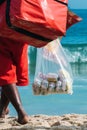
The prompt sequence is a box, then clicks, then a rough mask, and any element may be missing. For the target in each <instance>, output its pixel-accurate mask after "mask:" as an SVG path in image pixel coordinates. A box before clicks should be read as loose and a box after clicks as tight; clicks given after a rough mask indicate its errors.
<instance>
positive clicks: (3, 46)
mask: <svg viewBox="0 0 87 130" xmlns="http://www.w3.org/2000/svg"><path fill="white" fill-rule="evenodd" d="M27 48H28V45H27V44H26V43H21V42H18V41H13V40H9V39H5V38H0V86H2V85H6V84H10V83H17V85H18V86H25V85H28V83H29V81H28V54H27Z"/></svg>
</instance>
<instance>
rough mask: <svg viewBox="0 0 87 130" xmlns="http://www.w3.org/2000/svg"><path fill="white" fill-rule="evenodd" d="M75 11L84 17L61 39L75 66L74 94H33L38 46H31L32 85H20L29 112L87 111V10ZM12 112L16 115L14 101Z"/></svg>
mask: <svg viewBox="0 0 87 130" xmlns="http://www.w3.org/2000/svg"><path fill="white" fill-rule="evenodd" d="M72 11H73V12H74V13H76V14H77V15H79V16H80V17H82V18H83V20H82V21H81V22H79V23H77V24H75V25H73V26H72V27H71V28H70V29H69V30H68V31H67V33H66V37H64V38H63V39H62V41H61V43H62V45H63V47H64V50H65V52H66V54H67V57H68V60H69V62H70V64H71V67H72V72H73V77H74V82H73V94H72V95H64V94H55V95H48V96H34V95H33V92H32V87H31V86H32V83H33V79H34V72H35V63H36V49H35V48H33V47H31V48H30V49H29V72H30V74H29V75H30V76H29V77H30V85H29V86H27V87H20V88H19V92H20V95H21V99H22V104H23V106H24V109H25V110H26V112H27V113H28V114H29V115H33V114H48V115H62V114H68V113H82V114H87V10H72ZM10 115H13V116H15V115H16V112H15V110H14V108H13V107H12V105H11V104H10Z"/></svg>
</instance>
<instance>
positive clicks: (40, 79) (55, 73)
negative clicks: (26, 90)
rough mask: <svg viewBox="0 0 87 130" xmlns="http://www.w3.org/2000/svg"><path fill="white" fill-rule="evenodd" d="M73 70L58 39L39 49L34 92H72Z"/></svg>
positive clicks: (43, 93) (44, 93)
mask: <svg viewBox="0 0 87 130" xmlns="http://www.w3.org/2000/svg"><path fill="white" fill-rule="evenodd" d="M72 83H73V77H72V70H71V66H70V64H69V62H68V60H67V56H66V54H65V52H64V50H63V47H62V46H61V44H60V39H56V40H54V41H52V42H50V43H49V44H47V45H46V46H44V47H42V48H38V49H37V59H36V71H35V77H34V83H33V85H32V87H33V93H34V94H35V95H40V94H41V95H46V94H54V93H55V94H56V93H66V94H72V92H73V91H72Z"/></svg>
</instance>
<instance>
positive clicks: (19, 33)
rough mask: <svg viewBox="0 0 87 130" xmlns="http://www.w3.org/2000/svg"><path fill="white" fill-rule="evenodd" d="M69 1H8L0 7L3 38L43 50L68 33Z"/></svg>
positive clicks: (1, 34) (0, 31) (0, 34)
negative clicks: (19, 41)
mask: <svg viewBox="0 0 87 130" xmlns="http://www.w3.org/2000/svg"><path fill="white" fill-rule="evenodd" d="M67 3H68V0H6V1H5V2H4V3H3V4H2V5H0V36H2V37H7V38H11V39H14V40H22V41H27V42H28V44H29V45H32V46H35V47H42V46H44V45H46V44H47V43H48V42H50V41H51V40H54V39H56V38H57V37H58V36H63V35H65V33H66V22H67Z"/></svg>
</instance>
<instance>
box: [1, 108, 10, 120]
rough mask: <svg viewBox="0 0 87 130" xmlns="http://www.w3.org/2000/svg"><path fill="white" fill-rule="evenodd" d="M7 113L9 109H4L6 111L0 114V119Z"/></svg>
mask: <svg viewBox="0 0 87 130" xmlns="http://www.w3.org/2000/svg"><path fill="white" fill-rule="evenodd" d="M8 113H9V109H8V108H6V110H3V111H2V112H0V118H5V115H7V114H8Z"/></svg>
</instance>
